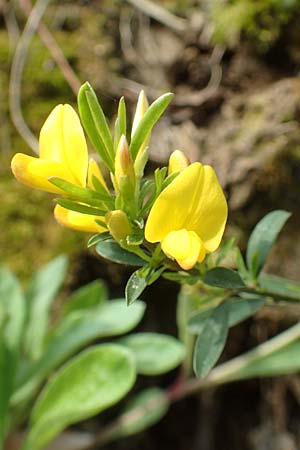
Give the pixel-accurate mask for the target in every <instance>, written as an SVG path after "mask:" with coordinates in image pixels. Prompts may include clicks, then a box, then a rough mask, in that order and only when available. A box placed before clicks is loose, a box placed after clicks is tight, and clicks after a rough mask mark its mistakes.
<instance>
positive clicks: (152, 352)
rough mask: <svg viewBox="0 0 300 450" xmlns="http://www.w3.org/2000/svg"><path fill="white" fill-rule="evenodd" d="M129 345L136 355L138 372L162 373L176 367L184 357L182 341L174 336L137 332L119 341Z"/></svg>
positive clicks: (147, 373)
mask: <svg viewBox="0 0 300 450" xmlns="http://www.w3.org/2000/svg"><path fill="white" fill-rule="evenodd" d="M119 342H120V343H121V344H122V345H125V346H126V347H128V348H129V349H130V350H131V351H132V352H133V353H134V355H135V357H136V367H137V371H138V373H140V374H142V375H150V376H153V375H160V374H162V373H165V372H169V371H170V370H173V369H175V367H177V366H178V365H179V364H180V363H181V362H182V361H183V359H184V356H185V351H184V346H183V344H182V343H181V342H179V341H178V340H177V339H175V338H174V337H173V336H168V335H166V334H159V333H137V334H132V335H130V336H126V337H124V338H122V339H121V340H120V341H119Z"/></svg>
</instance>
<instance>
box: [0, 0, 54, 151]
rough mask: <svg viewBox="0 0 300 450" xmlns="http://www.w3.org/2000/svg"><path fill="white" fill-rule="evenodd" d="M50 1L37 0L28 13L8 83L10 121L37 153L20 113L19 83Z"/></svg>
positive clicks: (36, 146) (35, 144)
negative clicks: (31, 43)
mask: <svg viewBox="0 0 300 450" xmlns="http://www.w3.org/2000/svg"><path fill="white" fill-rule="evenodd" d="M50 1H51V0H37V1H36V3H35V5H34V8H33V9H32V11H31V13H30V16H29V18H28V20H27V22H26V25H25V28H24V30H23V33H22V35H21V37H20V39H19V42H18V44H17V48H16V52H15V55H14V58H13V61H12V67H11V75H10V84H9V107H10V113H11V118H12V121H13V123H14V125H15V127H16V128H17V130H18V131H19V133H20V134H21V136H22V137H23V138H24V140H25V141H26V142H27V144H28V145H29V146H30V147H31V148H32V150H33V151H34V152H35V153H38V141H37V139H36V137H35V136H34V134H33V133H32V131H31V130H30V129H29V128H28V126H27V124H26V122H25V120H24V117H23V114H22V109H21V83H22V75H23V70H24V66H25V62H26V58H27V54H28V49H29V45H30V42H31V40H32V38H33V36H34V33H35V32H36V30H37V28H38V26H39V23H40V21H41V19H42V17H43V15H44V13H45V11H46V9H47V7H48V5H49V3H50Z"/></svg>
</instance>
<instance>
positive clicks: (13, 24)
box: [0, 0, 20, 52]
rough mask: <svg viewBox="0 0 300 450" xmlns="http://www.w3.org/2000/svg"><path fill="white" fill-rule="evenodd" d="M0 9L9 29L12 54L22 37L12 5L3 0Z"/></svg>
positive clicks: (0, 2)
mask: <svg viewBox="0 0 300 450" xmlns="http://www.w3.org/2000/svg"><path fill="white" fill-rule="evenodd" d="M0 8H1V11H2V14H3V17H4V21H5V25H6V29H7V34H8V39H9V50H10V51H11V52H12V51H13V50H14V49H15V47H16V43H17V42H18V39H19V36H20V30H19V26H18V23H17V20H16V16H15V14H14V10H13V7H12V4H11V3H8V2H7V1H6V0H1V1H0Z"/></svg>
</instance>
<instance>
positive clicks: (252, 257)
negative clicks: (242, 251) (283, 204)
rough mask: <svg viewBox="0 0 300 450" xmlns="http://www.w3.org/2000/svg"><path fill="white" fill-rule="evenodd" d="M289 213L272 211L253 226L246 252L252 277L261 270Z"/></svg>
mask: <svg viewBox="0 0 300 450" xmlns="http://www.w3.org/2000/svg"><path fill="white" fill-rule="evenodd" d="M290 215H291V214H290V213H289V212H287V211H283V210H276V211H272V212H270V213H269V214H267V215H266V216H265V217H264V218H263V219H262V220H261V221H260V222H258V224H257V225H256V227H255V228H254V230H253V232H252V234H251V236H250V238H249V241H248V247H247V254H246V260H247V266H248V268H249V270H250V271H251V273H252V275H253V276H254V277H257V275H258V274H259V272H260V271H261V269H262V267H263V265H264V264H265V261H266V259H267V256H268V254H269V252H270V250H271V248H272V245H273V244H274V242H275V241H276V239H277V236H278V234H279V232H280V231H281V229H282V227H283V226H284V224H285V222H286V221H287V220H288V218H289V217H290Z"/></svg>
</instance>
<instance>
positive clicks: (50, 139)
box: [39, 105, 67, 165]
mask: <svg viewBox="0 0 300 450" xmlns="http://www.w3.org/2000/svg"><path fill="white" fill-rule="evenodd" d="M63 110H64V106H63V105H57V106H56V107H55V108H54V109H53V110H52V111H51V113H50V114H49V116H48V117H47V119H46V121H45V123H44V125H43V126H42V129H41V132H40V138H39V151H40V158H42V159H48V160H50V161H56V162H57V163H61V164H63V165H66V164H67V160H66V155H65V149H64V140H63V132H62V122H63Z"/></svg>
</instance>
